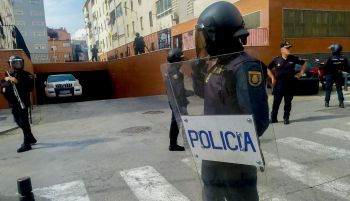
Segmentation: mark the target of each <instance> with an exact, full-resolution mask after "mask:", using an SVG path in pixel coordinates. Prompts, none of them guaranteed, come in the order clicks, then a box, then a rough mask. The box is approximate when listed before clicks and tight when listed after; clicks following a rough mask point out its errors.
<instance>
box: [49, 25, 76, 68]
mask: <svg viewBox="0 0 350 201" xmlns="http://www.w3.org/2000/svg"><path fill="white" fill-rule="evenodd" d="M47 34H48V44H49V47H50V49H49V61H50V62H53V63H64V62H68V61H72V60H73V57H72V45H71V35H70V33H68V32H67V30H66V29H65V28H63V27H62V28H59V29H53V28H47Z"/></svg>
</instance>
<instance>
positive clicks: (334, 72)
mask: <svg viewBox="0 0 350 201" xmlns="http://www.w3.org/2000/svg"><path fill="white" fill-rule="evenodd" d="M329 49H330V50H331V52H332V56H331V57H329V58H328V60H327V62H326V64H325V66H324V72H325V76H326V95H325V107H329V100H330V98H331V92H332V88H333V84H334V83H335V86H336V89H337V93H338V100H339V107H341V108H344V95H343V91H342V85H343V75H342V72H349V70H350V69H349V63H348V60H347V59H346V58H345V57H343V56H342V54H341V52H342V50H343V47H342V46H341V45H339V44H332V45H331V46H329Z"/></svg>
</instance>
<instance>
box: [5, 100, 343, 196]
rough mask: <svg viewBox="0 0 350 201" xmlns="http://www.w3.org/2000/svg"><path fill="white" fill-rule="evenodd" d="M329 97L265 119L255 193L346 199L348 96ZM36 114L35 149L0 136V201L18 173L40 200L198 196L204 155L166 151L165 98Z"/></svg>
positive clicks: (13, 135) (14, 134)
mask: <svg viewBox="0 0 350 201" xmlns="http://www.w3.org/2000/svg"><path fill="white" fill-rule="evenodd" d="M346 97H347V99H348V100H350V97H349V94H347V95H346ZM332 98H333V99H332V102H331V106H332V107H330V108H324V107H323V101H322V96H321V95H319V96H303V97H295V99H294V102H293V111H292V116H291V124H290V125H283V123H277V124H273V125H270V127H269V129H268V131H267V132H266V133H265V134H264V136H263V137H262V138H261V146H262V150H263V152H264V155H265V160H266V171H265V172H263V173H262V172H259V174H258V183H259V186H258V188H259V195H260V199H261V200H274V201H278V200H291V201H297V200H298V201H299V200H302V201H304V200H305V201H310V200H322V201H323V200H327V201H328V200H340V201H342V200H350V176H349V175H350V169H349V168H348V167H349V165H350V148H349V145H350V116H349V114H350V102H346V105H347V108H345V109H341V108H338V107H337V101H336V100H335V99H334V98H335V96H332ZM282 108H283V104H282V107H281V109H282ZM35 114H36V115H40V122H38V123H37V124H35V125H34V126H33V133H34V134H35V136H36V137H37V139H38V144H37V145H35V146H33V148H34V149H33V150H32V151H29V152H25V153H22V154H17V153H16V149H17V148H18V146H19V144H20V141H21V139H22V136H21V133H20V130H14V131H11V132H9V133H6V134H2V135H0V153H1V154H0V200H1V201H2V200H4V201H7V200H9V201H12V200H16V196H17V195H16V192H17V189H16V188H17V186H16V180H17V178H19V177H23V176H30V177H31V179H32V185H33V189H34V194H35V195H36V197H37V199H38V200H60V201H68V200H79V201H88V200H91V201H95V200H96V201H104V200H120V201H138V200H140V201H146V200H147V201H151V200H160V201H163V200H164V201H165V200H174V201H175V200H176V201H178V200H184V201H185V200H193V201H200V200H201V182H200V179H199V178H200V175H199V173H197V172H198V171H199V167H200V161H194V160H193V159H192V157H191V154H190V153H189V152H169V151H168V150H167V149H168V143H169V140H168V130H169V122H170V110H169V108H168V102H167V99H166V98H165V97H163V96H154V97H144V98H135V99H121V100H108V101H94V102H81V103H66V104H57V105H46V106H40V107H38V108H36V111H35ZM282 115H283V114H282V113H280V114H279V117H280V119H281V120H282V117H281V116H282ZM179 141H180V144H181V143H182V142H181V140H179ZM17 200H18V199H17Z"/></svg>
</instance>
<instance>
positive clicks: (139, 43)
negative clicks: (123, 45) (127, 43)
mask: <svg viewBox="0 0 350 201" xmlns="http://www.w3.org/2000/svg"><path fill="white" fill-rule="evenodd" d="M133 47H134V50H135V55H138V54H143V53H145V47H146V44H145V41H144V39H143V37H142V36H140V34H139V33H136V37H135V40H134V44H133Z"/></svg>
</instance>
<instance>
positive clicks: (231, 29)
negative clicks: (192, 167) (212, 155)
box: [192, 1, 269, 201]
mask: <svg viewBox="0 0 350 201" xmlns="http://www.w3.org/2000/svg"><path fill="white" fill-rule="evenodd" d="M195 36H196V50H197V51H196V52H197V55H198V54H199V53H202V52H206V53H207V54H209V55H210V57H215V58H216V62H215V64H214V66H213V67H212V68H210V69H209V71H208V74H207V76H206V77H205V78H203V76H202V73H203V72H205V71H206V70H205V69H201V70H199V69H198V67H199V66H198V65H201V66H202V68H207V65H206V64H205V62H201V61H199V62H197V64H195V65H193V66H192V68H194V67H195V69H193V73H194V74H196V72H199V75H193V76H192V77H193V79H201V80H194V81H193V84H204V87H202V86H196V87H193V88H194V91H195V93H196V94H197V95H198V96H199V97H204V115H234V114H237V115H238V114H252V115H253V116H254V121H255V125H256V131H257V135H258V136H262V135H263V133H264V132H265V130H266V129H267V127H268V125H269V115H268V111H269V109H268V99H267V93H266V90H265V78H264V72H263V67H264V64H263V63H262V62H261V61H259V60H257V59H255V58H253V57H251V56H250V55H248V54H247V53H245V52H244V47H243V45H245V44H246V42H247V37H248V36H249V32H248V31H247V30H246V29H245V27H244V21H243V18H242V15H241V13H240V12H239V10H238V9H237V8H236V7H235V6H234V5H233V4H231V3H229V2H224V1H219V2H216V3H213V4H212V5H210V6H209V7H207V8H206V9H205V10H204V11H203V12H202V13H201V14H200V16H199V18H198V22H197V26H196V34H195ZM203 49H205V50H203ZM204 55H205V54H204ZM200 56H201V55H200ZM197 57H199V56H197ZM200 63H203V64H200ZM203 79H204V80H203ZM201 90H204V92H201ZM201 175H202V181H203V200H205V201H223V200H227V201H237V200H239V201H243V200H244V201H258V200H259V196H258V191H257V186H256V185H257V169H256V167H255V166H249V165H243V164H233V163H225V162H218V161H208V160H203V161H202V174H201Z"/></svg>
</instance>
